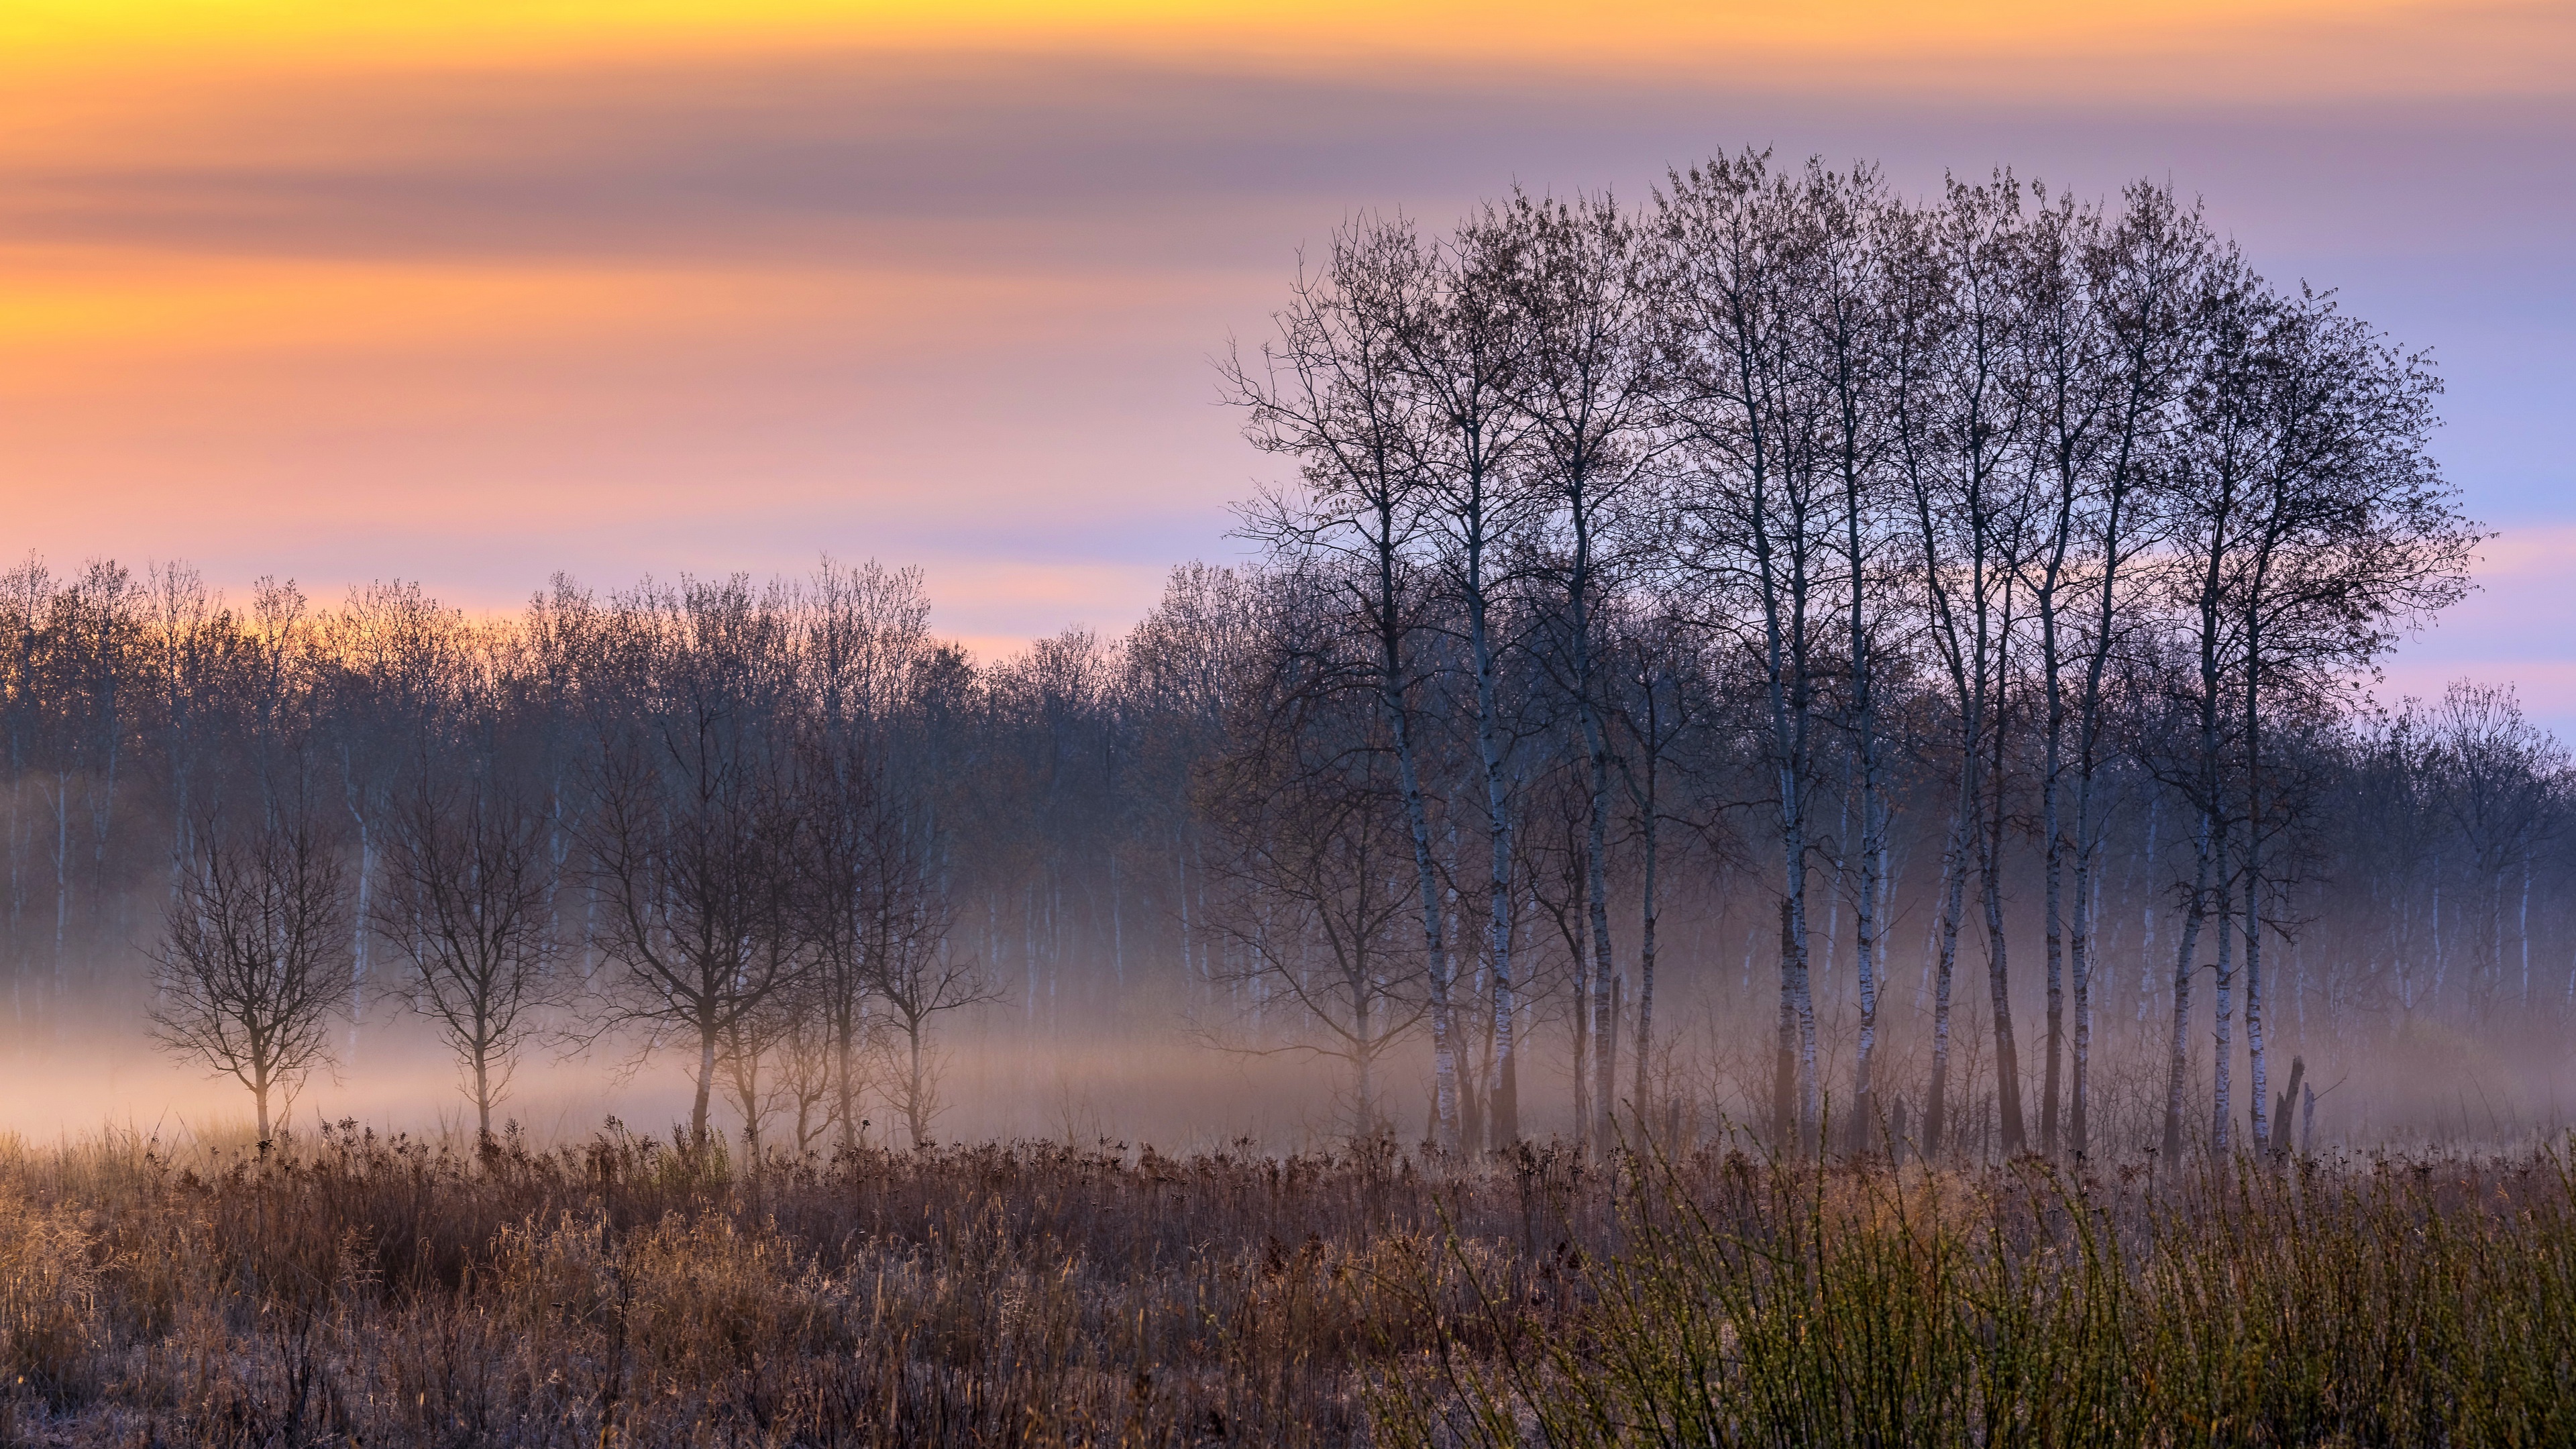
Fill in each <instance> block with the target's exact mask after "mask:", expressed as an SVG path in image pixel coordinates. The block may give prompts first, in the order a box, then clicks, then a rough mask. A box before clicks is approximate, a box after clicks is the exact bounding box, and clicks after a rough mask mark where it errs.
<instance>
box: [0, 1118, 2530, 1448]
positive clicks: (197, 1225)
mask: <svg viewBox="0 0 2576 1449" xmlns="http://www.w3.org/2000/svg"><path fill="white" fill-rule="evenodd" d="M2571 1201H2576V1198H2571V1191H2570V1184H2569V1180H2568V1178H2567V1177H2566V1175H2565V1174H2564V1173H2563V1172H2561V1171H2560V1170H2559V1166H2558V1164H2557V1162H2556V1161H2555V1159H2553V1158H2550V1157H2548V1156H2546V1155H2539V1156H2532V1157H2528V1158H2521V1159H2510V1160H2508V1159H2487V1160H2482V1161H2474V1162H2472V1161H2467V1160H2461V1161H2451V1162H2443V1163H2430V1162H2426V1163H2409V1164H2394V1163H2358V1164H2350V1165H2342V1166H2335V1165H2322V1164H2308V1165H2305V1166H2301V1167H2296V1168H2292V1169H2289V1170H2286V1171H2279V1170H2273V1169H2268V1168H2265V1169H2258V1168H2250V1167H2249V1168H2243V1169H2239V1170H2234V1171H2229V1172H2222V1173H2217V1174H2205V1175H2199V1176H2195V1177H2194V1178H2193V1179H2192V1180H2191V1181H2190V1182H2189V1183H2185V1184H2179V1185H2167V1186H2164V1187H2159V1186H2157V1185H2156V1184H2154V1183H2152V1182H2151V1181H2148V1180H2146V1179H2145V1178H2143V1177H2137V1178H2135V1179H2134V1180H2128V1181H2123V1180H2122V1179H2121V1177H2120V1176H2119V1175H2117V1174H2113V1175H2110V1176H2109V1177H2108V1178H2107V1179H2106V1180H2100V1181H2096V1180H2092V1179H2081V1178H2070V1177H2066V1176H2063V1175H2060V1174H2057V1173H2054V1172H2051V1171H2049V1170H2047V1169H2045V1168H2042V1167H2039V1166H2038V1165H2036V1164H2024V1165H2022V1166H2019V1167H2016V1168H2012V1169H2007V1170H1997V1171H1980V1172H1975V1173H1926V1172H1924V1171H1923V1170H1921V1169H1920V1168H1910V1169H1907V1170H1906V1171H1904V1172H1901V1173H1898V1172H1890V1171H1887V1170H1885V1169H1883V1168H1876V1167H1839V1168H1832V1169H1825V1170H1817V1169H1812V1168H1810V1169H1789V1168H1776V1169H1775V1168H1772V1167H1769V1166H1766V1165H1763V1164H1759V1163H1756V1162H1753V1161H1751V1160H1749V1159H1746V1158H1744V1157H1742V1156H1740V1155H1735V1154H1728V1153H1721V1152H1716V1151H1705V1152H1695V1153H1693V1154H1690V1155H1688V1156H1687V1157H1685V1158H1683V1159H1681V1160H1678V1161H1674V1160H1666V1159H1662V1158H1646V1159H1629V1160H1627V1161H1626V1162H1625V1164H1624V1165H1623V1167H1622V1169H1621V1170H1620V1171H1619V1172H1617V1173H1612V1172H1609V1171H1606V1170H1603V1169H1598V1168H1592V1167H1587V1166H1584V1165H1582V1164H1579V1163H1577V1162H1576V1161H1574V1160H1573V1159H1572V1158H1571V1157H1569V1156H1568V1155H1566V1154H1563V1153H1558V1152H1548V1151H1539V1150H1533V1151H1530V1152H1526V1153H1523V1154H1521V1155H1519V1156H1517V1157H1514V1158H1509V1159H1505V1160H1502V1161H1499V1162H1495V1163H1489V1164H1483V1165H1478V1166H1476V1167H1473V1168H1464V1167H1460V1166H1458V1165H1455V1164H1444V1163H1439V1162H1425V1161H1424V1160H1422V1159H1421V1158H1419V1157H1417V1156H1413V1155H1409V1154H1406V1153H1402V1152H1399V1151H1397V1150H1396V1149H1394V1148H1393V1147H1392V1146H1390V1145H1387V1144H1373V1145H1363V1146H1360V1147H1357V1148H1354V1149H1351V1150H1348V1151H1345V1152H1341V1153H1336V1154H1332V1155H1314V1156H1304V1157H1290V1158H1275V1157H1270V1156H1265V1155H1261V1154H1258V1153H1254V1152H1252V1151H1250V1150H1248V1149H1246V1150H1239V1151H1233V1152H1223V1153H1206V1154H1198V1155H1193V1156H1190V1157H1186V1158H1172V1157H1165V1156H1160V1155H1157V1154H1155V1153H1153V1152H1152V1151H1150V1150H1145V1151H1131V1150H1127V1149H1125V1148H1122V1147H1117V1146H1114V1145H1110V1144H1102V1145H1101V1146H1100V1147H1099V1148H1097V1149H1095V1150H1091V1151H1074V1150H1070V1149H1066V1148H1063V1147H1058V1146H1047V1145H1037V1144H1021V1145H1014V1146H1007V1147H1006V1146H990V1147H973V1148H953V1149H943V1150H938V1151H930V1152H921V1153H868V1154H862V1155H858V1156H854V1157H848V1158H844V1159H841V1160H838V1161H835V1162H831V1163H818V1162H811V1161H808V1162H785V1161H778V1160H772V1161H770V1162H767V1163H764V1164H761V1165H760V1166H759V1167H758V1168H757V1169H756V1170H753V1169H750V1168H747V1167H746V1166H744V1165H742V1164H737V1163H733V1162H730V1161H728V1160H727V1159H726V1158H725V1156H724V1155H723V1154H722V1153H721V1152H693V1151H688V1150H684V1149H682V1148H679V1147H675V1146H674V1145H672V1144H669V1143H657V1142H654V1141H652V1140H649V1139H644V1138H640V1137H637V1136H634V1135H632V1134H629V1133H626V1132H624V1131H622V1130H614V1129H613V1130H611V1131H608V1132H605V1133H603V1134H601V1135H600V1136H599V1137H598V1138H596V1139H595V1140H594V1141H592V1142H590V1143H587V1144H584V1145H582V1146H578V1147H568V1148H563V1149H558V1150H552V1151H542V1152H541V1151H535V1150H531V1149H529V1148H526V1147H524V1146H521V1145H519V1144H517V1143H515V1142H505V1143H503V1144H500V1145H498V1146H496V1147H495V1148H493V1149H491V1150H487V1151H484V1152H482V1153H479V1154H466V1153H459V1152H457V1151H455V1150H452V1149H449V1148H444V1147H440V1146H438V1145H435V1144H428V1143H422V1142H419V1141H414V1140H406V1139H401V1138H395V1139H391V1140H386V1139H380V1138H377V1137H375V1136H372V1135H370V1134H368V1133H366V1132H364V1131H362V1130H359V1129H356V1128H354V1127H347V1126H344V1127H343V1128H340V1129H337V1130H334V1131H332V1132H329V1133H327V1134H324V1135H322V1136H320V1137H319V1138H316V1139H312V1140H305V1141H294V1140H290V1141H288V1142H286V1143H285V1144H284V1145H283V1146H282V1147H280V1148H278V1149H276V1150H273V1151H271V1152H270V1153H268V1154H266V1155H264V1156H263V1155H260V1154H258V1153H256V1152H249V1151H242V1150H232V1151H223V1152H215V1151H207V1150H199V1149H192V1150H190V1151H189V1152H186V1153H174V1152H170V1151H165V1150H162V1149H160V1148H158V1147H156V1146H155V1145H154V1144H152V1143H149V1142H143V1141H137V1140H134V1139H130V1138H103V1139H97V1140H93V1141H91V1142H88V1143H85V1144H81V1145H79V1146H75V1147H68V1148H64V1149H60V1150H57V1151H52V1152H30V1151H27V1150H26V1149H24V1148H23V1147H17V1146H14V1145H10V1144H0V1359H4V1360H5V1366H6V1372H7V1375H8V1378H7V1384H6V1387H7V1389H8V1403H7V1404H6V1406H5V1411H6V1416H7V1426H8V1430H9V1432H10V1433H12V1434H14V1435H15V1436H16V1437H17V1438H18V1439H20V1440H21V1441H26V1442H54V1443H103V1444H134V1445H146V1444H155V1443H159V1444H221V1445H271V1444H274V1445H298V1444H326V1443H328V1444H368V1445H431V1444H436V1445H465V1444H513V1445H516V1444H530V1445H536V1444H567V1445H569V1444H582V1445H599V1444H603V1443H621V1444H845V1443H906V1444H911V1443H941V1442H946V1443H1010V1444H1202V1443H1239V1442H1240V1443H1253V1442H1257V1443H1287V1444H1340V1443H1384V1442H1422V1443H1462V1442H1497V1441H1502V1440H1510V1439H1524V1440H1528V1439H1536V1438H1542V1437H1543V1438H1546V1439H1549V1440H1553V1441H1556V1442H1611V1441H1643V1442H1657V1441H1666V1440H1678V1439H1690V1440H1693V1441H1695V1442H1717V1443H1752V1442H1761V1443H1780V1444H1790V1443H1836V1442H1841V1443H1889V1444H1895V1443H1916V1442H1935V1441H1949V1442H1961V1443H1979V1444H1996V1443H2008V1442H2029V1443H2133V1442H2174V1443H2184V1442H2193V1443H2220V1442H2230V1443H2232V1442H2302V1443H2304V1442H2348V1443H2373V1442H2376V1443H2435V1442H2448V1443H2499V1444H2501V1443H2548V1442H2563V1441H2564V1440H2565V1439H2567V1438H2568V1437H2569V1435H2570V1434H2571V1433H2576V1423H2571V1422H2570V1420H2569V1418H2568V1415H2569V1413H2570V1410H2569V1409H2568V1407H2567V1406H2568V1405H2569V1404H2570V1403H2576V1369H2571V1355H2576V1346H2571V1344H2570V1342H2569V1339H2570V1337H2571V1335H2570V1334H2569V1332H2568V1331H2567V1328H2568V1325H2569V1324H2570V1322H2576V1319H2571V1317H2570V1316H2569V1315H2570V1313H2571V1311H2576V1212H2571ZM2553 1414H2554V1415H2555V1416H2556V1417H2552V1415H2553Z"/></svg>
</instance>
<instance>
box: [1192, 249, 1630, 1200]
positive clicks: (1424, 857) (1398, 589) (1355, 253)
mask: <svg viewBox="0 0 2576 1449" xmlns="http://www.w3.org/2000/svg"><path fill="white" fill-rule="evenodd" d="M1434 286H1436V280H1435V273H1434V271H1433V269H1432V267H1431V266H1430V264H1429V259H1428V258H1427V257H1426V256H1425V254H1424V252H1423V250H1422V248H1421V247H1419V246H1418V245H1416V243H1415V241H1414V238H1413V235H1412V232H1411V229H1410V228H1409V227H1407V226H1405V225H1404V224H1402V223H1400V222H1399V223H1370V224H1366V225H1361V226H1356V227H1352V228H1349V229H1346V230H1345V231H1343V232H1341V233H1339V234H1337V235H1336V236H1335V237H1334V239H1333V247H1332V254H1331V258H1330V260H1329V262H1328V263H1327V265H1326V267H1325V269H1324V271H1323V273H1322V274H1321V275H1320V276H1317V277H1312V278H1306V277H1301V278H1300V279H1299V282H1298V286H1297V293H1296V297H1295V300H1294V301H1293V302H1292V304H1291V305H1290V307H1289V308H1288V309H1287V310H1286V311H1284V312H1282V313H1281V314H1280V315H1279V317H1278V325H1279V337H1278V339H1277V340H1276V341H1275V342H1272V343H1269V344H1265V346H1264V348H1263V369H1262V371H1261V372H1260V373H1259V374H1255V373H1254V372H1253V371H1252V370H1251V369H1250V368H1248V367H1247V366H1246V365H1245V363H1244V362H1243V361H1242V359H1241V358H1239V357H1237V358H1234V359H1231V360H1230V361H1229V362H1228V363H1227V364H1226V369H1225V373H1224V377H1225V383H1226V387H1227V390H1228V392H1229V394H1230V398H1231V400H1232V401H1233V402H1234V403H1236V404H1237V405H1238V406H1241V407H1243V408H1244V409H1245V411H1246V414H1247V416H1246V420H1245V433H1246V436H1247V437H1249V438H1250V439H1251V440H1252V442H1253V443H1254V445H1255V446H1257V447H1259V448H1261V449H1262V450H1264V451H1265V452H1272V453H1280V454H1286V455H1289V456H1292V457H1295V458H1296V459H1297V460H1298V461H1299V465H1300V467H1301V470H1302V472H1303V474H1304V479H1305V483H1306V488H1307V496H1306V497H1305V498H1304V499H1301V500H1295V501H1292V500H1289V499H1285V498H1273V499H1269V500H1265V501H1264V502H1263V503H1262V504H1260V505H1257V506H1256V507H1255V508H1253V509H1251V510H1249V511H1247V513H1246V515H1245V527H1246V531H1247V532H1248V533H1249V534H1251V535H1252V536H1254V537H1256V538H1260V539H1263V540H1265V541H1267V542H1268V543H1269V544H1270V545H1271V546H1272V547H1273V548H1274V549H1278V550H1281V551H1283V552H1288V553H1292V554H1293V553H1303V552H1320V553H1323V554H1326V555H1329V556H1331V557H1334V558H1337V559H1341V560H1346V561H1348V562H1349V563H1351V564H1352V565H1354V566H1352V567H1348V568H1342V569H1336V570H1332V571H1329V572H1327V573H1325V574H1324V575H1322V577H1323V578H1325V579H1327V580H1329V581H1330V582H1331V584H1332V585H1334V586H1336V587H1338V588H1340V589H1342V590H1344V591H1345V592H1346V593H1347V594H1348V596H1349V599H1350V614H1351V616H1352V618H1353V620H1354V621H1355V623H1356V625H1357V628H1358V630H1359V632H1361V633H1363V634H1364V635H1365V636H1366V637H1367V638H1368V639H1369V641H1370V642H1371V644H1372V645H1373V647H1374V656H1375V657H1374V659H1373V661H1372V666H1373V669H1374V672H1375V677H1376V687H1377V700H1378V707H1379V709H1380V710H1381V711H1382V712H1383V714H1384V716H1385V722H1386V747H1387V748H1388V750H1389V751H1390V752H1391V753H1392V755H1393V757H1394V761H1395V765H1396V772H1397V778H1398V789H1397V803H1398V805H1399V807H1400V808H1401V809H1402V810H1403V812H1404V817H1405V823H1406V825H1407V827H1408V829H1409V830H1410V831H1411V834H1412V839H1413V866H1414V875H1415V880H1416V887H1415V890H1414V900H1415V905H1416V908H1417V909H1418V910H1420V912H1421V914H1422V940H1423V961H1424V966H1425V971H1426V976H1425V980H1426V982H1427V983H1428V988H1429V992H1430V1000H1431V1049H1432V1058H1433V1062H1432V1076H1433V1087H1432V1090H1433V1094H1434V1098H1435V1101H1434V1108H1433V1114H1432V1115H1433V1120H1434V1122H1435V1124H1436V1126H1437V1130H1438V1138H1439V1144H1440V1146H1441V1147H1442V1148H1444V1149H1446V1150H1451V1151H1455V1150H1457V1148H1458V1147H1459V1146H1460V1145H1461V1142H1462V1122H1461V1118H1460V1114H1459V1107H1460V1103H1459V1093H1458V1058H1459V1052H1458V1045H1459V1035H1458V1029H1457V1012H1456V1007H1455V1003H1454V1002H1453V1000H1452V999H1451V993H1452V989H1453V986H1454V980H1453V976H1454V973H1453V971H1452V969H1451V965H1450V958H1449V948H1448V941H1447V932H1446V929H1445V922H1444V920H1443V918H1442V915H1443V913H1442V904H1443V897H1442V888H1441V871H1440V867H1439V863H1438V861H1437V860H1436V859H1435V857H1434V853H1433V845H1432V840H1433V835H1432V822H1431V805H1430V799H1429V796H1430V791H1429V788H1428V786H1427V784H1426V782H1425V781H1424V778H1423V775H1424V770H1423V755H1424V753H1425V747H1426V743H1427V742H1426V741H1425V740H1424V739H1423V738H1422V737H1421V736H1422V726H1421V718H1420V709H1419V705H1418V703H1417V695H1418V693H1419V691H1420V689H1421V687H1422V684H1423V680H1422V674H1423V672H1424V670H1423V667H1422V663H1421V660H1420V657H1419V654H1420V647H1419V643H1418V639H1417V636H1418V635H1419V634H1420V633H1421V632H1422V621H1421V619H1420V617H1419V613H1420V608H1421V603H1422V596H1423V593H1424V587H1423V579H1422V577H1421V575H1422V574H1423V572H1424V566H1423V564H1422V561H1421V559H1420V558H1419V557H1418V554H1419V545H1420V543H1421V541H1422V537H1423V534H1424V532H1425V531H1426V529H1427V528H1428V527H1429V520H1428V518H1427V517H1426V505H1427V503H1428V502H1429V499H1428V496H1427V492H1426V487H1425V480H1424V473H1423V459H1424V456H1425V453H1426V450H1427V448H1428V447H1429V439H1428V437H1427V433H1428V430H1429V429H1431V428H1433V427H1435V426H1440V425H1441V420H1440V419H1439V416H1438V414H1437V412H1436V411H1435V410H1434V409H1433V407H1432V406H1431V405H1430V403H1429V401H1428V400H1427V399H1426V398H1425V397H1424V396H1423V395H1422V393H1421V392H1420V390H1419V389H1418V388H1417V387H1416V386H1415V385H1414V378H1413V376H1412V373H1411V371H1410V369H1409V367H1408V351H1407V346H1406V343H1407V338H1406V335H1405V333H1406V329H1407V327H1408V326H1409V325H1410V324H1411V322H1412V320H1413V319H1414V318H1415V317H1416V316H1418V314H1419V312H1420V311H1421V310H1422V308H1423V307H1424V306H1425V305H1426V303H1427V302H1428V300H1429V295H1430V290H1431V289H1432V288H1433V287H1434ZM1587 456H1588V455H1587ZM1587 585H1588V577H1587ZM1604 768H1605V769H1606V764H1605V767H1604ZM1606 784H1607V776H1606V775H1605V776H1604V787H1605V790H1606Z"/></svg>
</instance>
